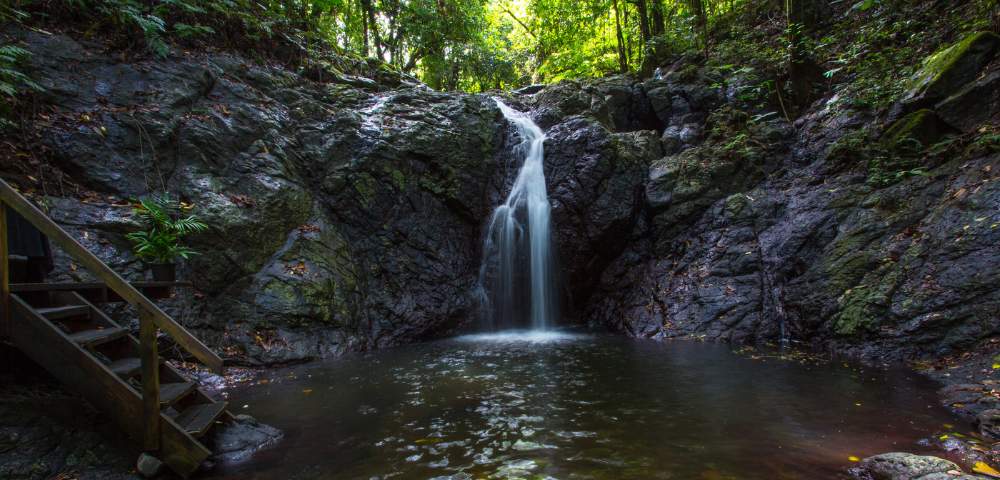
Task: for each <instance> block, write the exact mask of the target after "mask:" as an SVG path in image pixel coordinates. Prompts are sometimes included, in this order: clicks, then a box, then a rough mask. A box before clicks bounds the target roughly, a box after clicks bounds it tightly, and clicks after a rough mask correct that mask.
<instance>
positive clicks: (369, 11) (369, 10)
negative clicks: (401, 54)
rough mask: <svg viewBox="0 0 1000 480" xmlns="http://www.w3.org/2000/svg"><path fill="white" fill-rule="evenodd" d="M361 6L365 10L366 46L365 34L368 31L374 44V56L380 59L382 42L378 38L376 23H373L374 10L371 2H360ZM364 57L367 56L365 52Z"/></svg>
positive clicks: (368, 0) (366, 0)
mask: <svg viewBox="0 0 1000 480" xmlns="http://www.w3.org/2000/svg"><path fill="white" fill-rule="evenodd" d="M361 6H362V7H363V8H364V9H365V18H366V19H367V27H366V28H365V32H366V33H365V40H366V42H365V43H366V44H367V39H368V36H367V32H368V31H369V30H370V31H371V35H372V41H373V42H374V43H375V54H376V55H378V58H380V59H381V58H382V54H383V52H382V40H381V39H380V38H379V34H378V23H377V22H376V21H375V9H374V8H373V7H372V0H361ZM366 50H367V49H366ZM365 55H366V56H367V51H366V52H365Z"/></svg>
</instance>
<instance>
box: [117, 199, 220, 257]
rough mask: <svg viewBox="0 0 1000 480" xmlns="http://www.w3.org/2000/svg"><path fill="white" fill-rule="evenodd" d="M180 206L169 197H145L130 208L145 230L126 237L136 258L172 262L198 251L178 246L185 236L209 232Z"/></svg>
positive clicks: (205, 226)
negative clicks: (185, 213) (131, 244)
mask: <svg viewBox="0 0 1000 480" xmlns="http://www.w3.org/2000/svg"><path fill="white" fill-rule="evenodd" d="M184 210H185V209H184V206H183V204H181V203H179V202H176V201H174V200H171V199H170V197H168V196H162V197H154V198H144V199H142V200H140V201H139V203H138V205H136V206H135V208H134V209H133V213H134V214H135V216H136V217H138V218H139V220H140V222H142V224H143V226H144V228H145V230H141V231H138V232H132V233H130V234H128V235H126V238H128V239H129V240H130V241H132V243H133V251H134V252H135V254H136V256H138V257H139V258H141V259H143V260H145V261H147V262H149V263H172V262H173V261H174V260H176V259H178V258H184V259H187V258H189V257H190V256H192V255H196V254H197V252H195V251H194V250H192V249H190V248H188V247H186V246H184V245H182V244H181V239H182V238H183V237H185V236H187V235H190V234H192V233H197V232H204V231H206V230H208V225H206V224H205V223H203V222H202V221H201V220H199V219H198V217H196V216H195V215H187V216H185V215H184Z"/></svg>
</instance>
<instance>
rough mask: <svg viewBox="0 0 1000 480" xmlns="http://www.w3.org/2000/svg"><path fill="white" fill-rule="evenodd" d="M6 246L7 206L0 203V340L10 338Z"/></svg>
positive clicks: (7, 252)
mask: <svg viewBox="0 0 1000 480" xmlns="http://www.w3.org/2000/svg"><path fill="white" fill-rule="evenodd" d="M9 248H10V247H9V246H8V245H7V205H6V204H5V203H3V202H0V308H2V309H3V313H2V314H0V338H10V336H11V333H12V332H11V318H10V251H9Z"/></svg>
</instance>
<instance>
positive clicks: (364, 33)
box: [358, 0, 368, 57]
mask: <svg viewBox="0 0 1000 480" xmlns="http://www.w3.org/2000/svg"><path fill="white" fill-rule="evenodd" d="M358 4H359V6H360V7H361V38H362V42H361V56H363V57H367V56H368V15H366V14H365V5H364V4H365V0H359V1H358Z"/></svg>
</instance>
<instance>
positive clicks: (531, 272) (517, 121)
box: [479, 100, 558, 330]
mask: <svg viewBox="0 0 1000 480" xmlns="http://www.w3.org/2000/svg"><path fill="white" fill-rule="evenodd" d="M496 102H497V105H498V106H499V107H500V111H501V112H503V116H504V118H506V119H507V121H509V122H510V123H511V124H513V125H514V127H515V129H516V130H517V134H518V136H519V137H520V139H521V142H520V143H519V144H518V145H516V146H515V147H514V152H513V153H514V154H515V155H514V156H515V158H523V159H524V160H523V163H522V164H521V168H520V170H519V171H518V173H517V178H516V179H515V180H514V183H513V185H512V186H511V189H510V194H508V195H507V200H506V201H505V202H504V203H503V204H501V205H500V206H498V207H497V208H496V210H495V211H494V212H493V217H492V218H491V219H490V222H489V225H488V227H487V230H486V235H485V238H484V240H483V261H482V266H481V267H480V272H479V292H480V294H481V298H482V300H483V306H484V317H485V319H486V321H487V326H488V327H489V328H491V329H500V328H513V327H523V326H525V323H529V325H530V326H531V328H532V329H536V330H545V329H547V328H549V327H550V326H552V323H553V322H554V321H555V318H556V316H557V315H558V307H557V299H556V294H555V293H556V292H557V289H556V288H555V281H556V276H555V260H554V258H553V253H552V227H551V225H550V217H551V208H550V206H549V197H548V193H547V192H546V188H545V171H544V165H543V159H544V150H543V143H544V142H545V134H543V133H542V129H541V128H539V127H538V125H536V124H535V122H533V121H531V119H530V118H528V116H527V115H526V114H524V113H521V112H518V111H516V110H513V109H512V108H510V107H508V106H507V105H505V104H504V103H503V102H501V101H500V100H497V101H496ZM525 277H527V281H525V280H526V278H525ZM525 310H527V311H525ZM529 319H530V322H526V320H529Z"/></svg>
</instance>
